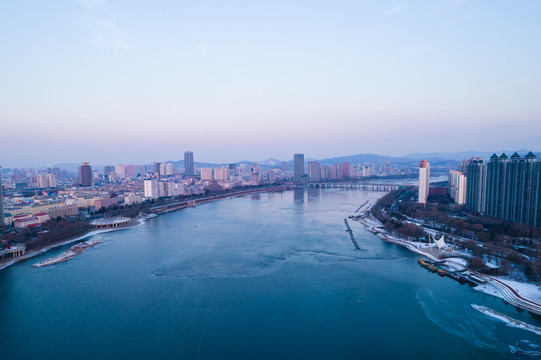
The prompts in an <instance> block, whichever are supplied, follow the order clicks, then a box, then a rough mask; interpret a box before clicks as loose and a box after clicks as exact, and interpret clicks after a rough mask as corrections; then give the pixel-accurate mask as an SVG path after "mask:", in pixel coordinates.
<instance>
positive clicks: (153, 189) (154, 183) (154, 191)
mask: <svg viewBox="0 0 541 360" xmlns="http://www.w3.org/2000/svg"><path fill="white" fill-rule="evenodd" d="M144 186H145V197H146V198H150V199H157V198H158V197H159V182H158V179H156V178H154V179H146V180H145V181H144Z"/></svg>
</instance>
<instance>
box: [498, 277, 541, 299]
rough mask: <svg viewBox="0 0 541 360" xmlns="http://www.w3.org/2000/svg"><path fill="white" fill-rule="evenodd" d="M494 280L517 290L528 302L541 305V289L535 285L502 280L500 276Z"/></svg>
mask: <svg viewBox="0 0 541 360" xmlns="http://www.w3.org/2000/svg"><path fill="white" fill-rule="evenodd" d="M494 278H496V279H498V280H500V281H501V282H503V283H505V284H507V285H509V286H510V287H512V288H513V289H515V291H516V292H517V293H519V294H520V296H522V297H524V298H526V299H528V300H532V301H534V302H536V303H538V304H541V288H540V287H539V286H537V285H535V284H527V283H521V282H518V281H514V280H509V279H506V278H502V277H499V276H495V277H494Z"/></svg>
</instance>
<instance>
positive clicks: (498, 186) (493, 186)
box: [486, 153, 509, 218]
mask: <svg viewBox="0 0 541 360" xmlns="http://www.w3.org/2000/svg"><path fill="white" fill-rule="evenodd" d="M508 162H509V158H508V157H507V155H506V154H505V153H503V154H502V155H501V156H500V157H498V155H496V154H493V155H492V156H491V157H490V161H489V162H488V164H487V196H486V214H487V215H489V216H493V217H497V218H503V206H504V202H505V198H504V196H505V181H506V173H507V163H508Z"/></svg>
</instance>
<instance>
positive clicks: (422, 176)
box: [417, 160, 430, 205]
mask: <svg viewBox="0 0 541 360" xmlns="http://www.w3.org/2000/svg"><path fill="white" fill-rule="evenodd" d="M429 189H430V164H429V163H428V161H426V160H423V161H421V163H420V164H419V199H418V201H417V202H418V203H419V204H423V205H424V204H426V199H427V198H428V191H429Z"/></svg>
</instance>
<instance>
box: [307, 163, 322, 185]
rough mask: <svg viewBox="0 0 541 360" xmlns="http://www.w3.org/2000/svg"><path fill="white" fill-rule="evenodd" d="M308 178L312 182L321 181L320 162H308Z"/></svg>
mask: <svg viewBox="0 0 541 360" xmlns="http://www.w3.org/2000/svg"><path fill="white" fill-rule="evenodd" d="M308 177H309V178H310V181H317V180H319V179H321V169H320V165H319V162H317V161H308Z"/></svg>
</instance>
